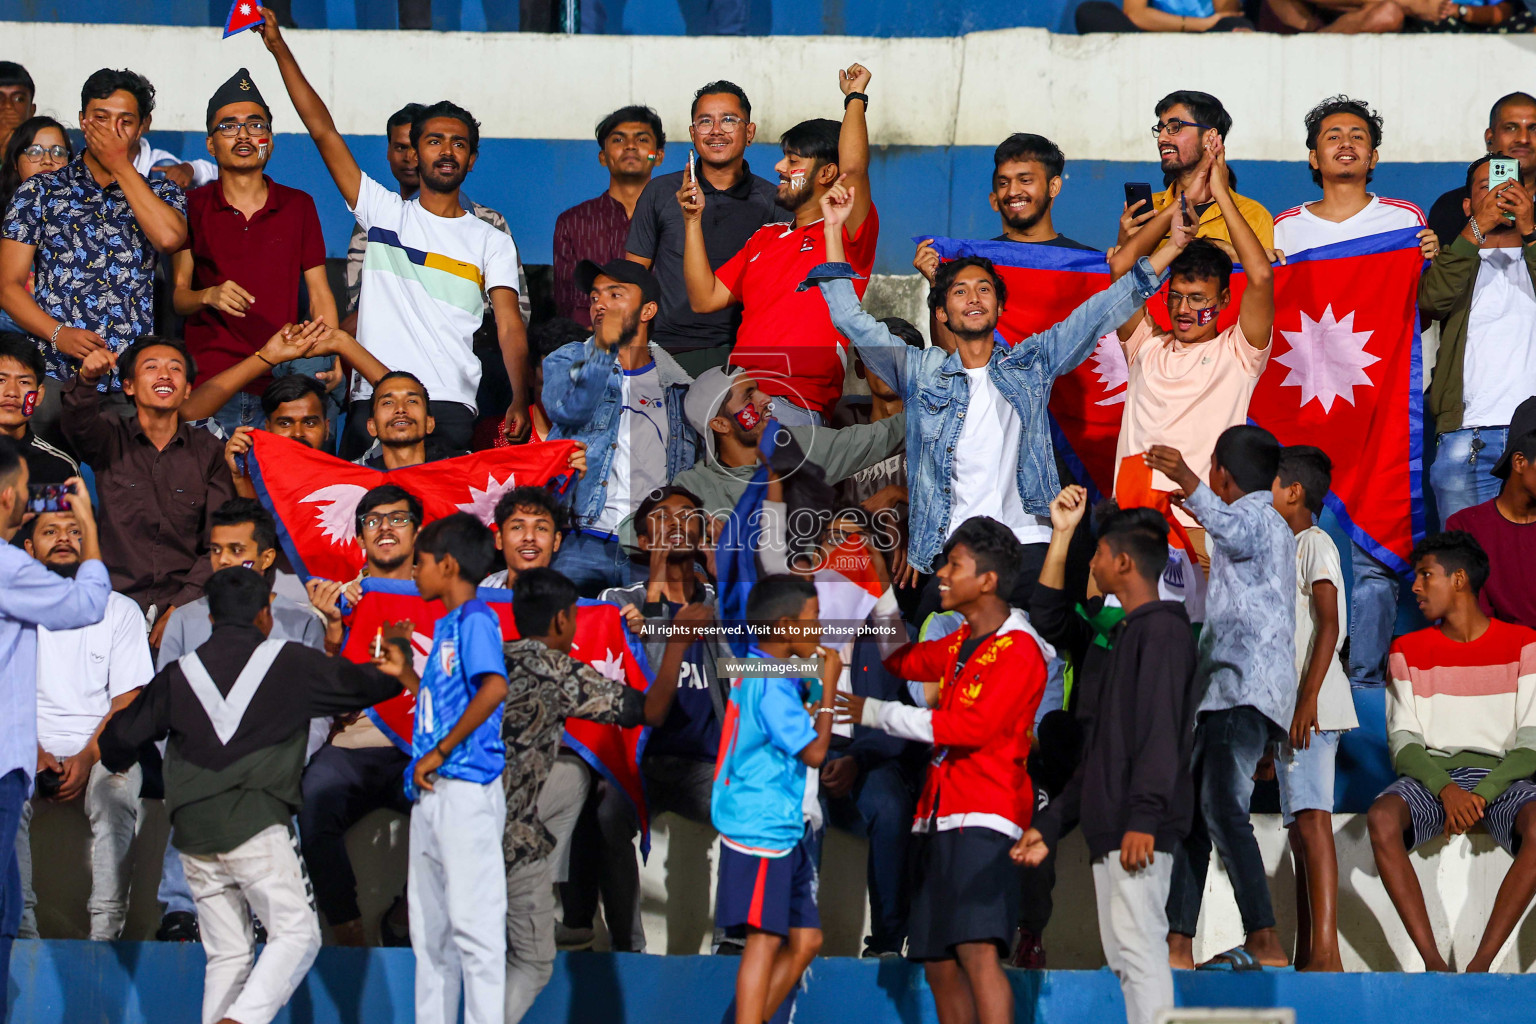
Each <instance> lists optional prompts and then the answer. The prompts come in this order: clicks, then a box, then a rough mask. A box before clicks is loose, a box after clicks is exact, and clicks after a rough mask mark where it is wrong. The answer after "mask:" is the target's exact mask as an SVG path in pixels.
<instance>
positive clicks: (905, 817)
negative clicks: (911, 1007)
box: [821, 760, 917, 953]
mask: <svg viewBox="0 0 1536 1024" xmlns="http://www.w3.org/2000/svg"><path fill="white" fill-rule="evenodd" d="M916 806H917V790H916V785H915V782H914V780H912V779H911V778H910V777H909V774H908V772H907V770H906V766H905V765H903V764H902V763H901V762H900V761H897V760H890V761H882V762H880V763H879V764H877V765H875V766H874V767H873V768H871V769H870V770H869V771H868V772H861V773H860V774H859V781H858V782H856V783H854V786H853V789H852V790H851V791H849V793H848V794H847V795H846V796H842V797H837V798H835V799H834V798H831V797H828V796H827V791H826V790H825V789H823V790H822V791H821V813H822V817H824V818H825V819H826V820H827V821H828V822H829V823H830V824H832V825H834V826H836V827H837V828H840V829H843V830H844V831H847V832H852V833H853V834H854V835H859V836H864V837H865V838H866V839H868V840H869V866H868V884H869V921H870V931H871V932H872V933H873V934H871V935H870V937H869V946H870V948H871V949H872V950H874V951H876V952H881V953H900V952H901V947H902V944H903V943H904V942H905V941H906V938H907V908H908V904H909V902H910V900H911V893H910V892H908V890H907V886H906V882H907V878H906V870H907V840H908V838H909V837H910V836H911V835H912V812H913V810H914V809H915V808H916Z"/></svg>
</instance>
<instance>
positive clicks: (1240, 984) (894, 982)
mask: <svg viewBox="0 0 1536 1024" xmlns="http://www.w3.org/2000/svg"><path fill="white" fill-rule="evenodd" d="M737 963H738V961H737V960H736V959H735V958H732V957H707V956H668V957H662V956H646V955H643V954H610V953H577V954H574V955H568V954H564V953H562V954H560V955H559V957H558V958H557V959H556V962H555V973H554V977H553V978H552V979H551V980H550V983H549V987H548V988H546V989H545V990H544V993H543V994H542V995H541V996H540V997H539V1001H538V1002H537V1003H535V1004H534V1007H533V1009H532V1011H530V1012H529V1014H528V1016H527V1017H526V1018H524V1019H525V1020H526V1021H528V1024H595V1022H605V1024H608V1022H611V1024H662V1022H666V1024H718V1022H719V1021H720V1018H721V1015H722V1013H723V1011H724V1010H725V1008H726V1006H727V1004H728V1003H729V1002H730V999H731V995H732V986H733V983H734V979H735V972H736V965H737ZM202 971H203V954H202V947H201V946H198V945H191V944H189V945H183V944H179V943H156V942H146V943H131V942H115V943H97V942H65V941H46V942H39V941H27V942H17V943H16V950H15V957H14V959H13V961H12V964H11V992H10V999H11V1017H10V1019H11V1020H14V1021H18V1022H25V1024H84V1022H87V1021H89V1022H92V1024H138V1022H141V1021H146V1020H149V1021H157V1022H161V1024H192V1022H195V1021H197V1019H198V1008H199V1005H200V1000H201V998H202V987H203V986H202ZM413 971H414V961H413V959H412V957H411V953H410V950H397V949H372V950H362V949H340V948H336V947H327V948H326V949H323V950H321V951H320V958H319V960H318V961H317V962H316V964H315V967H314V969H313V970H311V971H310V973H309V976H308V978H307V979H306V980H305V982H304V985H303V986H302V987H301V988H300V989H299V991H298V993H297V994H296V995H295V996H294V998H293V1001H292V1002H291V1003H290V1004H289V1006H288V1008H287V1009H285V1010H284V1011H283V1012H282V1013H280V1014H279V1015H278V1017H277V1024H341V1022H346V1024H355V1022H357V1021H367V1022H370V1024H373V1022H379V1024H384V1022H390V1021H409V1020H411V1019H412V1008H411V997H412V992H413V988H414V986H413ZM1008 974H1009V979H1010V980H1011V981H1012V983H1013V990H1014V997H1015V1001H1016V1005H1017V1010H1016V1012H1015V1019H1016V1020H1018V1021H1019V1022H1021V1024H1110V1022H1114V1021H1117V1020H1124V1019H1125V1016H1124V1014H1125V1010H1124V1003H1123V1002H1122V1000H1121V997H1120V989H1119V986H1118V985H1117V984H1116V983H1115V979H1114V976H1113V975H1111V974H1110V973H1109V971H1108V969H1105V970H1100V971H1009V972H1008ZM1174 977H1175V991H1176V996H1177V999H1178V1002H1179V1004H1180V1005H1182V1006H1226V1007H1232V1006H1258V1007H1270V1006H1292V1007H1295V1008H1296V1009H1297V1014H1296V1019H1297V1020H1298V1021H1302V1022H1305V1024H1403V1021H1404V1020H1405V1019H1409V1018H1412V1017H1414V1016H1422V1012H1423V1011H1422V1009H1421V1011H1420V1012H1419V1013H1417V1014H1415V1013H1413V1012H1408V1011H1406V1010H1405V1008H1408V1007H1420V1008H1428V1007H1433V1006H1440V1007H1442V1008H1450V1007H1454V1012H1455V1015H1456V1019H1457V1022H1458V1024H1507V1022H1509V1021H1513V1020H1522V1019H1528V1018H1529V1011H1528V1010H1527V1011H1520V1010H1518V1009H1516V1008H1517V1007H1519V1006H1526V1007H1529V1006H1530V1005H1532V1003H1533V1002H1536V976H1531V975H1497V974H1495V975H1429V974H1399V973H1385V972H1384V973H1376V974H1334V975H1321V974H1296V973H1294V972H1286V973H1252V974H1226V973H1218V972H1204V971H1180V972H1177V973H1176V974H1175V976H1174ZM795 1019H796V1021H798V1022H799V1024H847V1022H848V1021H858V1022H860V1024H932V1022H934V1021H935V1019H936V1018H935V1016H934V1012H933V999H932V996H931V995H930V994H929V992H928V988H927V985H926V984H925V983H924V982H923V980H922V972H921V970H920V969H919V968H917V967H916V966H915V965H913V964H909V963H906V962H905V961H901V960H881V961H873V960H853V959H828V960H818V961H817V962H816V963H815V964H813V965H812V968H811V971H810V975H809V983H808V988H807V990H806V991H805V993H803V994H802V995H801V996H800V998H799V1001H798V1006H797V1010H796V1017H795Z"/></svg>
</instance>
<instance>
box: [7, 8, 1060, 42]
mask: <svg viewBox="0 0 1536 1024" xmlns="http://www.w3.org/2000/svg"><path fill="white" fill-rule="evenodd" d="M604 2H605V6H606V7H607V10H608V19H609V22H608V24H609V29H608V30H609V31H610V32H622V33H624V34H628V35H683V34H685V33H686V32H687V28H688V23H689V22H690V21H693V20H694V19H696V18H697V17H698V16H699V15H700V13H701V12H702V10H703V8H704V6H705V2H706V0H604ZM750 3H751V7H750V13H749V15H748V21H747V27H748V30H749V32H750V33H751V34H753V35H770V34H772V35H851V36H953V35H960V34H962V33H965V32H975V31H979V30H983V29H994V28H1014V27H1028V28H1048V29H1052V30H1054V31H1057V32H1071V31H1073V27H1072V10H1073V9H1074V8H1075V7H1076V6H1077V4H1076V0H1028V2H1026V3H1008V4H1000V3H996V2H987V0H953V2H950V3H934V2H932V0H750ZM397 10H398V8H397V7H396V5H395V3H394V0H293V16H294V20H295V21H296V22H297V23H298V24H299V25H300V26H301V27H303V28H341V29H352V28H368V29H392V28H395V27H397V25H398V24H399V21H398V16H397ZM228 12H229V3H228V2H227V0H0V21H80V22H96V23H101V24H118V25H123V24H138V25H223V24H224V18H225V16H226V15H227V14H228ZM517 17H518V3H517V0H435V2H434V3H433V4H432V27H433V28H435V29H438V30H441V31H458V30H463V31H466V32H482V31H485V30H487V29H491V30H497V31H509V30H515V29H516V27H517Z"/></svg>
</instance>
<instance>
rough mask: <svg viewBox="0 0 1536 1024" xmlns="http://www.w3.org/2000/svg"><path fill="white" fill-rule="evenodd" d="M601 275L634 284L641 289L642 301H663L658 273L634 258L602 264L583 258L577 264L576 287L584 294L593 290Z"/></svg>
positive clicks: (622, 282)
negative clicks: (647, 268)
mask: <svg viewBox="0 0 1536 1024" xmlns="http://www.w3.org/2000/svg"><path fill="white" fill-rule="evenodd" d="M599 277H610V278H612V279H613V280H615V281H618V282H620V283H621V284H632V285H634V286H635V287H637V288H639V289H640V299H641V301H642V302H660V301H661V285H660V284H658V283H657V282H656V275H654V274H652V273H651V272H650V271H649V270H646V269H645V268H644V267H642V266H641V265H640V264H638V263H636V262H635V261H634V260H609V261H608V262H607V263H605V264H603V265H601V266H599V265H598V264H596V263H593V262H592V261H591V260H582V261H581V262H580V263H578V264H576V287H577V288H579V289H581V291H582V293H583V294H585V293H587V292H590V291H591V290H592V284H593V282H595V281H596V280H597V279H598V278H599Z"/></svg>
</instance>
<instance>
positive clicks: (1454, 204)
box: [1429, 92, 1536, 246]
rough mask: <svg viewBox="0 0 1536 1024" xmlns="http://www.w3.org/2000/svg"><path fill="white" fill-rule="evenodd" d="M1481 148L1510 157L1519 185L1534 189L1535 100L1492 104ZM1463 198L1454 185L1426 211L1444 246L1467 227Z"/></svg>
mask: <svg viewBox="0 0 1536 1024" xmlns="http://www.w3.org/2000/svg"><path fill="white" fill-rule="evenodd" d="M1483 146H1484V148H1485V149H1486V150H1487V152H1489V153H1502V154H1504V155H1505V156H1509V157H1514V158H1515V160H1516V161H1517V162H1518V163H1519V164H1520V183H1521V184H1522V185H1524V186H1525V187H1526V188H1527V189H1536V96H1532V95H1531V94H1530V93H1527V92H1512V93H1509V94H1507V95H1505V96H1500V97H1499V98H1498V99H1496V100H1494V101H1493V107H1492V109H1490V110H1489V111H1488V127H1487V128H1486V129H1484V131H1483ZM1466 198H1467V186H1466V184H1465V183H1464V182H1462V183H1458V184H1457V185H1456V187H1455V188H1453V189H1451V190H1449V191H1447V192H1445V193H1443V194H1442V195H1441V196H1440V198H1438V199H1436V200H1435V202H1434V205H1432V206H1431V207H1430V208H1429V226H1430V227H1431V228H1433V229H1434V232H1435V237H1437V238H1443V239H1446V243H1445V244H1446V245H1447V246H1449V245H1450V239H1453V238H1455V237H1456V235H1457V234H1459V233H1460V231H1461V229H1462V228H1464V227H1466V226H1467V214H1466V212H1465V211H1464V210H1462V207H1461V204H1462V200H1464V199H1466Z"/></svg>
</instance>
